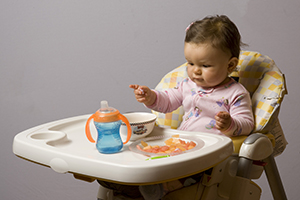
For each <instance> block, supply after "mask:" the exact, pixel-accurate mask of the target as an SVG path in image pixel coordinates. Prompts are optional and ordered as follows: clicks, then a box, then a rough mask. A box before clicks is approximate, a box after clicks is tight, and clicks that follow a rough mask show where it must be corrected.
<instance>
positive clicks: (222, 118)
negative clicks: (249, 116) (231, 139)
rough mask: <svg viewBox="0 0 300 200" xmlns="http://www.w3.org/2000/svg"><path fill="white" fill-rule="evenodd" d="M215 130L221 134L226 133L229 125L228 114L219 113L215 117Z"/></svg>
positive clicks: (229, 117) (229, 118)
mask: <svg viewBox="0 0 300 200" xmlns="http://www.w3.org/2000/svg"><path fill="white" fill-rule="evenodd" d="M215 119H216V128H217V129H218V130H220V131H221V132H223V131H226V130H227V129H228V128H229V126H230V124H231V120H232V119H231V116H230V114H229V113H228V112H225V111H221V112H219V113H218V114H216V116H215Z"/></svg>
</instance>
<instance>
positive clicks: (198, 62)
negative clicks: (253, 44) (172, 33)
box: [184, 43, 237, 87]
mask: <svg viewBox="0 0 300 200" xmlns="http://www.w3.org/2000/svg"><path fill="white" fill-rule="evenodd" d="M184 55H185V58H186V60H187V62H188V65H187V73H188V76H189V77H190V79H191V80H192V81H193V82H195V83H196V84H197V85H198V86H200V87H215V86H217V85H220V84H222V83H223V82H225V80H226V78H227V77H228V74H229V73H230V72H231V71H232V70H233V69H234V68H235V67H236V64H237V61H236V60H237V58H231V55H230V54H229V53H225V52H224V51H222V50H221V49H217V48H214V47H212V46H211V45H209V44H194V43H185V45H184ZM232 59H234V61H236V62H234V63H233V62H232ZM235 59H236V60H235ZM235 63H236V64H235ZM233 65H234V66H233ZM232 68H233V69H232Z"/></svg>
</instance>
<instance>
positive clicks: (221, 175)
mask: <svg viewBox="0 0 300 200" xmlns="http://www.w3.org/2000/svg"><path fill="white" fill-rule="evenodd" d="M230 76H231V77H233V78H234V79H236V80H237V81H239V82H240V83H241V84H243V85H244V87H245V88H246V89H247V90H248V91H249V93H250V95H251V98H252V105H253V113H254V116H255V129H254V131H253V133H252V134H251V135H249V136H238V137H232V138H231V139H232V142H233V144H234V153H233V155H232V156H230V157H229V158H228V159H227V160H225V161H224V162H222V163H219V164H218V165H216V166H214V167H213V168H211V169H209V170H206V171H205V172H204V175H203V178H202V181H200V182H199V183H198V184H195V185H192V186H189V187H186V188H183V189H179V190H176V191H173V192H171V193H169V194H167V195H166V196H165V197H164V198H163V199H165V200H168V199H169V200H171V199H172V200H176V199H186V198H187V196H188V195H191V198H193V199H197V200H198V199H201V200H225V199H230V200H241V199H243V200H258V199H260V196H261V189H260V187H259V186H258V185H257V184H255V183H254V182H253V181H252V179H258V178H259V177H260V176H261V174H262V171H263V170H265V173H266V176H267V179H268V182H269V185H270V188H271V191H272V194H273V198H274V199H278V200H279V199H280V200H284V199H287V197H286V194H285V191H284V188H283V185H282V182H281V179H280V176H279V172H278V169H277V166H276V163H275V160H274V156H277V155H279V154H281V153H282V152H283V150H284V149H285V147H286V144H287V142H286V140H285V137H284V135H283V131H282V128H281V126H280V124H279V121H278V113H279V108H280V104H281V102H282V100H283V97H284V95H285V94H287V90H286V86H285V78H284V75H283V74H282V73H281V71H280V70H279V69H278V67H277V66H276V65H275V63H274V61H273V60H272V59H270V58H269V57H268V56H264V55H261V54H260V53H258V52H252V51H241V53H240V57H239V64H238V66H237V68H236V70H235V71H234V72H233V73H232V74H231V75H230ZM186 77H188V76H187V72H186V63H185V64H183V65H181V66H179V67H178V68H176V69H174V70H172V71H171V72H169V73H168V74H166V75H165V76H164V77H163V78H162V80H161V82H160V83H159V84H158V85H157V87H156V88H155V89H156V90H164V89H168V88H173V87H175V86H176V84H177V83H178V82H180V81H181V80H183V79H184V78H186ZM153 113H155V114H156V115H157V117H158V119H157V121H156V124H157V126H160V127H164V128H172V129H176V128H177V127H178V126H179V125H180V123H181V121H182V116H183V114H184V111H183V108H182V107H180V108H178V109H177V110H175V111H173V112H172V113H167V114H163V113H158V112H155V111H153Z"/></svg>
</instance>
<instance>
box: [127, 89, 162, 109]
mask: <svg viewBox="0 0 300 200" xmlns="http://www.w3.org/2000/svg"><path fill="white" fill-rule="evenodd" d="M129 87H130V88H132V89H134V94H135V98H136V100H137V101H138V102H140V103H143V104H145V105H146V106H151V105H153V104H154V103H155V101H156V93H155V92H154V91H152V90H151V89H150V88H148V87H147V86H140V85H129Z"/></svg>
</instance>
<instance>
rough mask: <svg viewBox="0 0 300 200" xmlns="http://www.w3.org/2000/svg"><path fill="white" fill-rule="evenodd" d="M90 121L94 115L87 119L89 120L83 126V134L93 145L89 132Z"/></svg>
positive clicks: (93, 141)
mask: <svg viewBox="0 0 300 200" xmlns="http://www.w3.org/2000/svg"><path fill="white" fill-rule="evenodd" d="M92 119H94V114H93V115H92V116H90V117H89V119H88V120H87V122H86V124H85V134H86V137H87V138H88V140H89V141H90V142H92V143H95V140H94V139H93V137H92V135H91V131H90V122H91V120H92Z"/></svg>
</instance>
